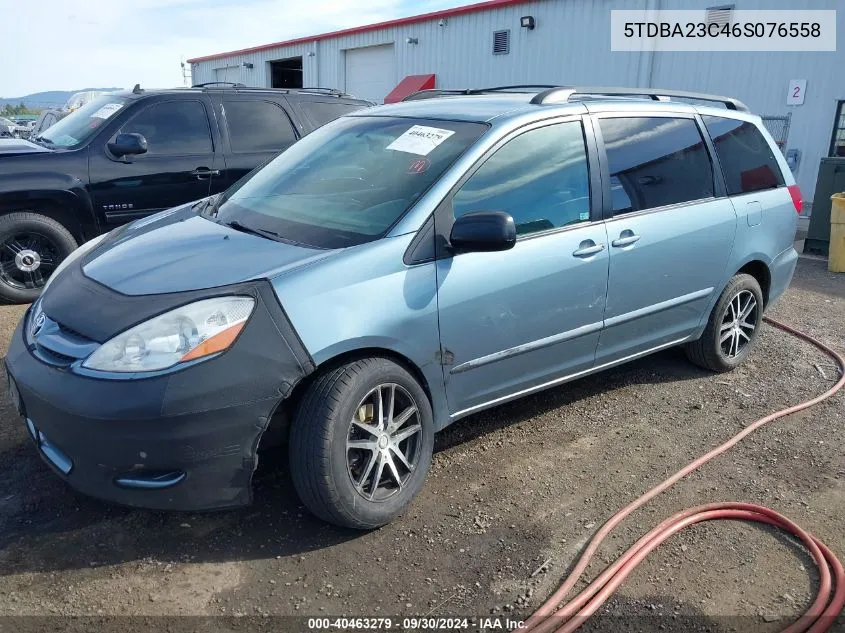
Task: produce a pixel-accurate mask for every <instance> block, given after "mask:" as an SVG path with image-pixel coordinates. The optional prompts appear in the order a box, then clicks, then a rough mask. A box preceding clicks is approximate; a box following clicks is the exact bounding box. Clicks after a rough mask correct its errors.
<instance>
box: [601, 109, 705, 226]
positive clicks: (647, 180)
mask: <svg viewBox="0 0 845 633" xmlns="http://www.w3.org/2000/svg"><path fill="white" fill-rule="evenodd" d="M599 126H600V127H601V133H602V136H603V137H604V145H605V149H606V150H607V160H608V163H609V164H610V193H611V199H612V202H613V212H614V213H615V214H620V213H631V212H634V211H642V210H644V209H653V208H655V207H663V206H667V205H670V204H679V203H682V202H689V201H692V200H701V199H703V198H711V197H713V195H714V190H713V167H712V165H711V163H710V156H709V155H708V153H707V148H706V147H705V146H704V139H703V138H702V137H701V133H700V132H699V131H698V126H697V125H696V124H695V121H693V120H692V119H680V118H679V119H674V118H670V117H631V118H627V117H625V118H607V119H601V120H600V121H599Z"/></svg>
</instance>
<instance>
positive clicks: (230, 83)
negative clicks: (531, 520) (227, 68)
mask: <svg viewBox="0 0 845 633" xmlns="http://www.w3.org/2000/svg"><path fill="white" fill-rule="evenodd" d="M209 86H231V87H232V88H246V84H239V83H235V82H234V81H206V82H205V83H201V84H194V85H193V86H191V88H207V87H209Z"/></svg>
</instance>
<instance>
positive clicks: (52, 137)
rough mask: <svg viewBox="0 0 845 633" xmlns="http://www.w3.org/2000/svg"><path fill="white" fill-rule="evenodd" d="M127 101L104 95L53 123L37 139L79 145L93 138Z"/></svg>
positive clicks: (73, 146) (69, 146)
mask: <svg viewBox="0 0 845 633" xmlns="http://www.w3.org/2000/svg"><path fill="white" fill-rule="evenodd" d="M126 101H127V100H126V99H123V98H121V97H116V96H114V95H103V96H101V97H99V98H97V99H94V100H93V101H91V102H89V103H86V104H85V105H84V106H82V107H81V108H79V110H77V111H76V112H73V113H71V114H69V115H67V116H66V117H65V118H63V119H62V120H61V121H58V122H57V123H55V124H53V125H51V126H50V128H49V129H47V130H46V131H45V132H44V134H42V135H41V136H39V137H37V138H36V140H43V141H47V142H48V143H50V144H51V145H55V146H56V147H62V148H65V149H74V148H76V147H79V146H80V145H82V144H83V143H85V142H86V141H87V140H88V139H89V138H91V137H92V136H93V135H94V134H95V133H96V131H97V129H98V128H99V127H100V126H101V125H103V123H105V122H106V121H107V120H108V119H110V118H111V117H113V116H114V115H115V114H116V113H117V112H119V111H120V109H121V108H123V106H124V105H126Z"/></svg>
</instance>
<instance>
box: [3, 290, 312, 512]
mask: <svg viewBox="0 0 845 633" xmlns="http://www.w3.org/2000/svg"><path fill="white" fill-rule="evenodd" d="M216 290H219V289H216ZM238 292H239V293H241V294H243V293H244V292H249V294H252V295H253V296H255V297H256V309H255V311H254V312H253V315H252V316H251V318H250V321H249V322H248V324H247V326H246V327H245V328H244V330H243V332H242V333H241V335H240V336H239V338H238V339H237V341H236V342H235V343H234V344H233V345H232V347H231V348H230V349H229V350H227V351H226V352H225V353H222V354H220V355H219V356H217V357H214V358H211V359H209V360H207V361H204V362H199V363H196V364H194V365H191V366H188V367H185V368H182V369H179V370H177V371H171V372H163V373H160V374H158V375H153V376H148V377H146V376H142V375H138V374H136V375H135V376H134V377H131V378H123V379H109V378H103V377H95V376H90V375H82V374H80V373H77V372H75V371H74V370H73V368H72V367H69V366H64V367H63V366H61V365H59V364H58V361H56V362H50V361H51V360H55V359H54V358H53V357H52V356H50V355H49V353H47V352H49V350H46V351H45V350H39V349H38V345H37V341H33V340H30V337H28V336H26V331H25V328H26V327H27V324H28V317H29V314H27V315H26V316H25V317H24V319H23V320H22V321H21V324H19V325H18V328H17V330H16V331H15V334H14V336H13V338H12V341H11V344H10V347H9V352H8V355H7V356H6V369H7V373H8V375H9V378H10V380H9V387H10V390H12V399H13V401H14V402H15V404H16V406H17V407H18V408H19V412H20V413H21V415H22V416H23V417H24V420H25V424H26V426H27V431H28V434H29V436H30V437H31V438H32V439H33V442H34V443H35V445H36V446H37V449H38V451H39V453H40V455H41V457H42V458H43V459H44V460H45V461H46V462H47V463H48V464H50V466H51V467H52V468H53V470H54V471H55V472H56V473H57V474H58V475H59V476H60V477H62V478H63V479H64V480H65V481H67V483H69V484H70V485H71V486H72V487H74V488H75V489H77V490H79V491H80V492H82V493H84V494H87V495H90V496H93V497H97V498H100V499H104V500H107V501H112V502H115V503H120V504H125V505H130V506H138V507H145V508H153V509H161V510H209V509H217V508H224V507H231V506H238V505H244V504H247V503H249V502H250V501H251V499H252V490H251V485H250V483H251V479H252V473H253V471H254V470H255V467H256V465H257V458H256V451H257V448H258V442H259V439H260V438H261V435H262V433H263V432H264V430H265V429H266V428H267V425H268V424H269V421H270V418H271V416H272V415H273V412H274V411H275V409H276V407H277V406H278V405H279V404H280V402H281V401H282V400H283V399H284V398H285V397H287V396H288V395H289V394H290V391H291V390H292V388H293V386H294V385H295V384H296V383H297V382H298V381H299V380H300V379H301V378H302V377H303V376H305V375H307V374H308V373H310V372H311V371H313V368H314V366H313V361H311V359H310V357H309V356H308V354H307V352H306V351H305V350H304V348H302V346H301V343H300V342H299V340H298V337H296V335H295V333H294V332H293V331H292V328H291V327H290V324H289V322H287V317H286V315H285V314H284V311H283V310H282V309H281V307H280V306H279V305H278V302H277V301H276V299H275V294H273V291H272V287H271V286H270V284H269V283H261V282H259V283H257V284H253V285H251V286H250V287H249V288H247V289H246V290H245V288H244V287H243V286H241V287H239V288H238ZM49 308H50V306H49V303H48V304H46V305H45V308H44V309H45V313H46V314H47V316H48V317H49V318H51V319H55V320H56V321H57V322H59V323H61V321H60V317H59V315H55V316H54V315H53V314H51V313H50V312H48V310H49ZM156 309H157V311H159V312H161V311H163V307H162V306H157V308H156ZM76 334H78V332H76V333H75V334H74V335H76Z"/></svg>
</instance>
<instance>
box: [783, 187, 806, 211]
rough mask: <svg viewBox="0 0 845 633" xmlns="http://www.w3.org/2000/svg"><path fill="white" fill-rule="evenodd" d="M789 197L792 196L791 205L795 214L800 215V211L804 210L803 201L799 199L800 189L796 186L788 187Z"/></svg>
mask: <svg viewBox="0 0 845 633" xmlns="http://www.w3.org/2000/svg"><path fill="white" fill-rule="evenodd" d="M787 189H789V195H790V196H792V205H793V206H794V207H795V213H798V214H800V213H801V209H803V208H804V201H803V200H802V199H801V189H799V187H798V185H789V186H788V187H787Z"/></svg>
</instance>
